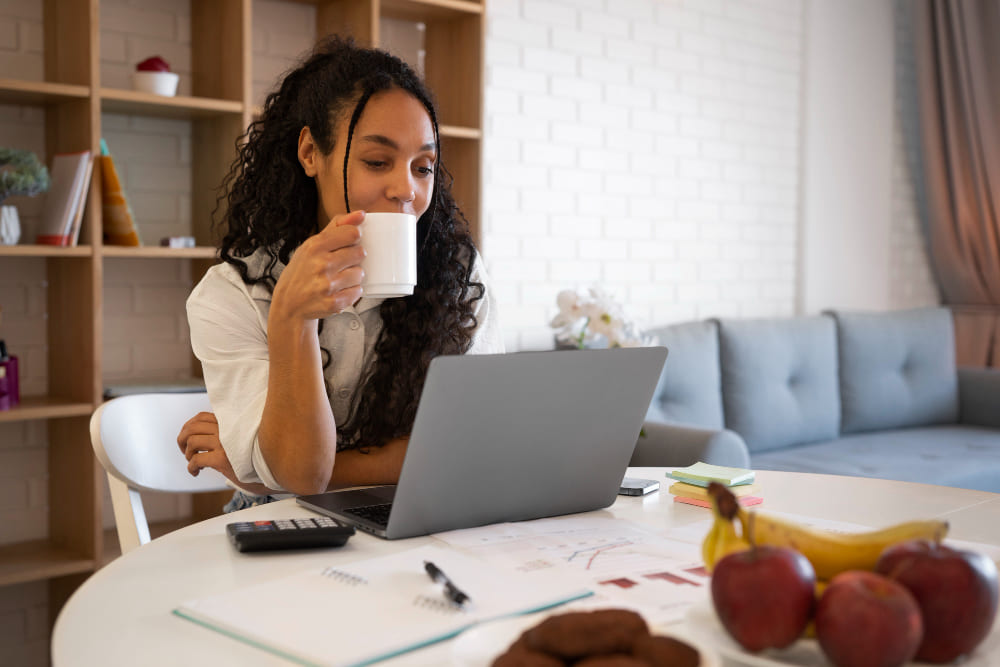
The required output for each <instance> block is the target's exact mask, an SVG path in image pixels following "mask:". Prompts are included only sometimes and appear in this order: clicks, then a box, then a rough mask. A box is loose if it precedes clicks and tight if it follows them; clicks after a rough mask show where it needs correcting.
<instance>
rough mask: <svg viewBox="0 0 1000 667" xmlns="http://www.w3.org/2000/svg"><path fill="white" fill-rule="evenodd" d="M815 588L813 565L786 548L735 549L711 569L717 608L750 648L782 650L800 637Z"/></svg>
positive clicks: (726, 625) (733, 632)
mask: <svg viewBox="0 0 1000 667" xmlns="http://www.w3.org/2000/svg"><path fill="white" fill-rule="evenodd" d="M815 589H816V573H815V571H814V570H813V567H812V564H811V563H810V562H809V561H808V559H806V557H805V556H803V555H802V554H800V553H799V552H797V551H795V550H793V549H788V548H785V547H775V546H757V547H755V548H751V549H747V550H745V551H738V552H736V553H731V554H729V555H728V556H726V557H724V558H722V559H721V560H720V561H719V562H718V563H716V564H715V569H714V570H712V602H713V604H714V605H715V612H716V613H717V614H718V615H719V620H720V621H722V625H723V627H724V628H726V631H727V632H729V634H730V635H732V636H733V638H734V639H735V640H736V641H737V642H739V643H740V645H741V646H742V647H743V648H745V649H746V650H748V651H761V650H763V649H766V648H771V647H774V648H784V647H786V646H788V645H790V644H791V643H792V642H794V641H795V640H796V639H798V638H799V637H800V636H802V632H803V631H804V630H805V628H806V625H808V623H809V619H810V618H811V617H812V611H813V606H814V604H815V600H816V595H815Z"/></svg>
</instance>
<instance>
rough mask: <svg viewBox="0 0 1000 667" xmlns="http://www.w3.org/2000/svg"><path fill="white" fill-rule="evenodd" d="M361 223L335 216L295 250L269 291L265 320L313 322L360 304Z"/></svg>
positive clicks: (358, 217) (360, 216) (355, 216)
mask: <svg viewBox="0 0 1000 667" xmlns="http://www.w3.org/2000/svg"><path fill="white" fill-rule="evenodd" d="M364 219H365V214H364V211H353V212H351V213H348V214H347V215H339V216H336V217H334V218H333V219H332V220H331V221H330V222H329V224H327V226H326V227H324V228H323V229H322V230H321V231H319V232H318V233H316V234H314V235H312V236H311V237H309V238H308V239H306V240H305V241H304V242H303V243H302V245H300V246H299V247H298V248H297V249H296V250H295V253H294V254H293V255H292V259H291V261H290V262H289V263H288V266H287V267H285V270H284V271H283V272H282V274H281V276H280V277H279V278H278V283H277V285H275V288H274V296H273V297H272V300H271V315H277V316H279V317H282V318H294V319H298V320H318V319H322V318H324V317H328V316H330V315H334V314H336V313H339V312H341V311H342V310H344V309H345V308H347V307H348V306H350V305H351V304H353V303H355V302H356V301H357V300H358V299H360V298H361V295H362V289H361V279H362V278H363V277H364V271H362V269H361V260H362V259H364V257H365V250H364V248H362V247H361V230H360V229H358V225H360V224H361V223H362V222H363V221H364Z"/></svg>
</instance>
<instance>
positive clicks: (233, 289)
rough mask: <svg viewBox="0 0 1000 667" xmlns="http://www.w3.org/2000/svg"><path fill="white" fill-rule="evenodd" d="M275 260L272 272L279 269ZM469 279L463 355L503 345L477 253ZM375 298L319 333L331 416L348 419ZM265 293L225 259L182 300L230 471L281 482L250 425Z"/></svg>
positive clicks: (255, 263) (260, 406)
mask: <svg viewBox="0 0 1000 667" xmlns="http://www.w3.org/2000/svg"><path fill="white" fill-rule="evenodd" d="M245 261H246V262H247V265H248V268H249V275H251V276H257V275H260V274H261V273H262V269H263V267H264V266H265V263H266V255H265V253H264V252H263V251H260V250H259V251H257V252H256V253H254V254H253V255H251V256H250V257H248V258H247V259H246V260H245ZM283 268H284V266H283V265H281V264H278V265H277V266H276V267H275V269H274V271H273V273H274V276H275V279H277V277H278V276H279V275H280V272H281V270H282V269H283ZM472 280H473V281H475V282H479V283H482V284H483V285H484V287H485V293H484V295H483V298H482V299H480V300H479V301H477V302H476V304H475V316H476V320H477V322H478V328H477V329H476V332H475V334H474V336H473V339H472V343H471V346H470V348H469V353H470V354H498V353H502V352H503V351H504V344H503V336H502V334H501V331H500V326H499V323H498V321H497V314H496V305H495V303H494V300H493V296H492V292H491V290H490V288H489V283H488V278H487V275H486V271H485V268H484V267H483V265H482V262H481V261H480V259H479V257H478V256H477V257H476V259H475V262H474V264H473V271H472ZM381 303H382V299H374V298H372V299H369V298H362V299H361V300H360V301H358V303H357V304H356V305H355V306H351V307H349V308H347V309H346V310H344V311H343V312H342V313H338V314H337V315H332V316H330V317H327V318H326V319H325V320H324V322H323V331H322V332H321V333H320V336H319V342H320V346H321V347H322V348H324V349H325V350H327V351H328V352H329V353H330V364H329V365H328V366H327V368H326V369H325V370H324V377H325V379H326V393H327V396H328V397H329V399H330V407H331V408H332V410H333V416H334V419H335V420H336V423H338V424H343V423H344V422H346V420H347V418H348V413H349V410H350V406H351V401H352V397H353V396H354V392H355V391H357V390H358V383H359V381H360V379H361V376H362V374H363V371H364V370H365V368H366V367H367V365H368V363H369V362H370V361H371V358H372V354H373V350H374V346H375V341H376V340H377V339H378V335H379V332H381V330H382V318H381V316H380V315H379V311H378V306H379V305H380V304H381ZM270 307H271V293H270V291H268V289H267V287H265V286H264V285H262V284H258V285H247V284H246V283H245V282H243V279H242V278H241V277H240V274H239V272H238V271H237V270H236V268H235V267H233V266H232V265H231V264H228V263H221V264H217V265H215V266H213V267H212V268H211V269H209V270H208V272H207V273H206V274H205V277H204V278H202V280H201V281H200V282H199V283H198V285H196V286H195V288H194V290H193V291H192V292H191V296H189V297H188V300H187V314H188V323H189V324H190V327H191V347H192V348H193V349H194V353H195V356H197V357H198V359H199V360H200V361H201V365H202V369H203V371H204V374H205V384H206V386H207V388H208V397H209V400H210V401H211V403H212V410H213V411H214V412H215V417H216V419H217V420H218V422H219V438H220V440H221V441H222V447H223V449H225V451H226V455H227V456H228V457H229V461H230V463H231V464H232V466H233V471H234V472H235V474H236V477H237V478H238V479H239V480H240V481H241V482H244V483H262V484H264V485H265V486H267V487H269V488H272V489H281V486H280V485H279V484H278V482H277V481H276V480H275V479H274V476H273V475H272V474H271V470H270V468H269V467H268V465H267V462H266V461H265V460H264V456H263V454H262V453H261V451H260V445H259V444H258V442H257V430H258V428H259V427H260V420H261V416H262V415H263V413H264V401H265V399H266V397H267V376H268V350H267V316H268V312H269V310H270Z"/></svg>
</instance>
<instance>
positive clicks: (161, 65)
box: [135, 56, 170, 72]
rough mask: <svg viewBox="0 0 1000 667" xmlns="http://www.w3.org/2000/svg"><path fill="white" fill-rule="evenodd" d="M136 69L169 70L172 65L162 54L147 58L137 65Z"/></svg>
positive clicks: (141, 70) (148, 70)
mask: <svg viewBox="0 0 1000 667" xmlns="http://www.w3.org/2000/svg"><path fill="white" fill-rule="evenodd" d="M135 68H136V70H138V71H140V72H169V71H170V65H168V64H167V61H166V60H164V59H163V58H161V57H160V56H152V57H151V58H146V59H145V60H143V61H142V62H141V63H139V64H138V65H136V66H135Z"/></svg>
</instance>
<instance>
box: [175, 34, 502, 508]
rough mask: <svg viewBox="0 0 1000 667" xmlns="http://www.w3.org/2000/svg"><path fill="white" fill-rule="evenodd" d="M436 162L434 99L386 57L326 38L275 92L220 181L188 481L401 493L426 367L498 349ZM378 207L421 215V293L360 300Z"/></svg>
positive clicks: (197, 314)
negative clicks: (365, 240) (224, 192)
mask: <svg viewBox="0 0 1000 667" xmlns="http://www.w3.org/2000/svg"><path fill="white" fill-rule="evenodd" d="M440 157H441V143H440V138H439V136H438V126H437V115H436V113H435V110H434V106H433V104H432V102H431V100H430V95H429V93H428V91H427V89H426V88H425V87H424V85H423V83H422V82H421V81H420V80H419V78H418V77H417V75H416V74H415V73H414V72H413V70H412V69H410V68H409V67H408V66H407V65H406V64H405V63H403V62H402V61H401V60H400V59H398V58H396V57H394V56H391V55H389V54H387V53H385V52H382V51H378V50H375V49H365V48H360V47H357V46H355V45H353V44H352V43H351V42H349V41H345V40H342V39H339V38H332V39H329V40H326V41H324V42H321V43H320V44H319V45H318V46H317V47H316V49H315V50H314V52H313V53H312V55H311V56H310V57H309V58H308V59H307V60H306V61H305V62H304V63H302V64H301V65H300V66H299V67H298V68H297V69H295V70H293V71H291V72H290V73H289V74H287V75H286V76H285V78H284V80H283V81H282V83H281V85H280V86H279V88H278V90H277V91H276V92H273V93H271V94H270V95H269V96H268V97H267V100H266V101H265V103H264V110H263V113H262V115H261V117H260V119H259V120H257V121H255V122H254V123H253V124H252V125H251V126H250V128H249V130H248V132H247V135H246V141H245V142H244V143H243V144H242V146H241V147H240V148H239V152H238V155H237V158H236V160H234V162H233V165H232V167H231V169H230V172H229V175H228V176H227V178H226V184H227V185H228V186H229V195H228V201H227V203H228V207H227V210H226V212H225V216H224V219H223V224H224V228H225V236H224V238H223V240H222V244H221V250H220V256H221V257H222V259H223V263H221V264H219V265H217V266H215V267H213V268H212V269H210V270H209V271H208V273H207V274H206V275H205V278H204V279H203V280H202V281H201V282H200V283H199V284H198V285H197V286H196V287H195V289H194V291H193V292H192V294H191V296H190V298H189V299H188V319H189V322H190V326H191V344H192V347H193V349H194V352H195V354H196V355H197V356H198V358H199V359H200V360H201V362H202V367H203V369H204V373H205V383H206V385H207V387H208V393H209V397H210V399H211V402H212V407H213V410H214V415H212V414H209V413H202V414H200V415H198V416H196V417H195V418H193V419H192V420H191V421H189V422H188V423H187V424H186V425H185V426H184V429H183V430H182V431H181V433H180V435H179V436H178V444H179V445H180V446H181V449H182V450H183V451H184V453H185V456H186V457H187V459H188V470H189V471H190V472H191V474H193V475H197V474H198V471H199V470H201V469H202V468H205V467H210V468H215V469H216V470H219V471H220V472H222V473H223V474H224V475H225V476H226V477H227V478H228V479H229V480H230V481H232V482H233V483H234V484H236V485H237V486H239V487H240V488H242V489H244V490H246V491H248V492H250V493H253V494H256V495H258V496H261V495H266V494H270V493H273V492H291V493H295V494H308V493H316V492H321V491H324V490H327V489H329V488H333V487H338V486H348V485H356V484H377V483H394V482H395V481H396V480H397V479H398V476H399V471H400V468H401V466H402V461H403V456H404V454H405V453H406V443H407V435H408V433H409V431H410V428H411V427H412V425H413V419H414V416H415V413H416V406H417V401H418V399H419V396H420V391H421V388H422V386H423V382H424V378H425V376H426V373H427V367H428V364H429V363H430V360H431V359H432V358H433V357H435V356H437V355H440V354H462V353H470V352H471V353H493V352H502V351H503V344H502V340H501V337H500V332H499V327H498V325H497V322H496V315H495V312H496V311H495V306H494V304H493V301H492V296H491V294H490V292H489V289H488V287H487V283H486V275H485V272H484V269H483V267H482V264H481V261H480V260H479V258H478V255H477V253H476V249H475V247H474V245H473V243H472V240H471V238H470V236H469V233H468V229H467V224H466V222H465V220H464V218H463V217H462V215H461V212H460V211H459V210H458V208H457V206H456V205H455V201H454V199H453V198H452V196H451V192H450V185H451V178H450V176H449V174H448V173H447V171H445V170H444V168H443V166H442V164H441V160H440ZM366 211H371V212H375V211H389V212H403V213H412V214H414V215H416V216H417V218H418V223H417V245H418V273H417V287H416V288H415V290H414V293H413V295H412V296H407V297H402V298H393V299H384V300H381V299H370V298H366V297H365V296H364V294H363V291H362V288H361V285H360V283H361V279H362V276H363V273H362V271H361V268H360V266H359V264H360V262H361V260H362V258H363V257H364V250H363V249H362V248H361V246H360V245H359V241H360V231H359V229H358V225H359V224H360V223H361V222H362V221H363V219H364V213H365V212H366ZM237 495H238V496H239V494H237ZM265 499H266V498H250V499H249V500H248V499H246V498H234V502H233V503H230V506H231V507H230V509H234V508H238V507H239V506H244V505H246V504H250V503H253V502H260V501H262V500H265Z"/></svg>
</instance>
